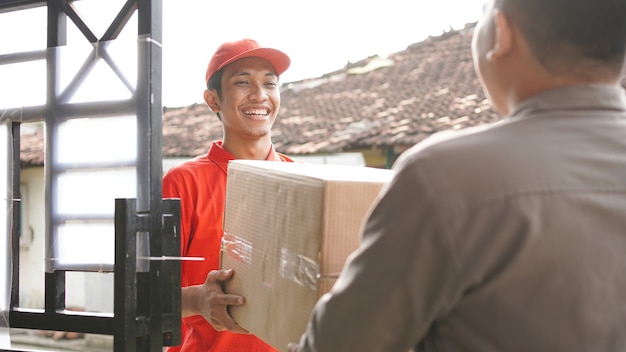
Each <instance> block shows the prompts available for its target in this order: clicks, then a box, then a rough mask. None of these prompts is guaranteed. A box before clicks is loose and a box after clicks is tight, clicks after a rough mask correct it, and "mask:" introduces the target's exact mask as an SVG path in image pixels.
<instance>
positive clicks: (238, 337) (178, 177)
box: [163, 141, 293, 352]
mask: <svg viewBox="0 0 626 352" xmlns="http://www.w3.org/2000/svg"><path fill="white" fill-rule="evenodd" d="M234 159H235V157H234V156H232V155H231V154H230V153H229V152H227V151H226V150H224V149H223V148H222V143H221V142H220V141H218V142H213V144H212V145H211V148H210V149H209V152H208V153H207V154H206V155H204V156H201V157H196V158H194V159H192V160H190V161H187V162H185V163H183V164H181V165H178V166H175V167H173V168H172V169H170V170H169V171H168V172H167V173H166V174H165V176H164V177H163V198H180V202H181V203H180V204H181V223H180V227H181V255H183V256H190V257H204V258H205V260H204V261H183V262H182V286H183V287H185V286H190V285H199V284H202V283H204V281H205V280H206V277H207V274H208V273H209V271H211V270H215V269H219V257H220V246H221V241H222V235H223V229H222V220H223V217H224V202H225V199H226V171H227V167H228V161H229V160H234ZM267 160H273V161H288V162H291V161H293V160H292V159H291V158H289V157H288V156H286V155H283V154H281V153H278V152H276V151H275V150H274V147H273V146H272V148H271V149H270V151H269V154H268V156H267ZM182 333H183V334H182V344H181V346H177V347H173V348H170V349H169V351H171V352H173V351H194V352H199V351H219V352H228V351H233V352H242V351H245V352H266V351H276V350H275V349H273V348H272V347H271V346H269V345H267V344H266V343H265V342H263V341H261V340H260V339H259V338H257V337H256V336H254V335H245V334H235V333H232V332H229V331H222V332H219V331H216V330H215V329H214V328H213V326H212V325H211V324H210V323H209V322H207V321H206V320H205V319H204V318H203V317H202V316H200V315H196V316H191V317H187V318H184V319H183V324H182Z"/></svg>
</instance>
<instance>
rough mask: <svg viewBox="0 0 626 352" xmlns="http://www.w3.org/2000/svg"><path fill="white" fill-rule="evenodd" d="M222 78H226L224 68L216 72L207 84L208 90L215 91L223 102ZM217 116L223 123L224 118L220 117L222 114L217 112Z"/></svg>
mask: <svg viewBox="0 0 626 352" xmlns="http://www.w3.org/2000/svg"><path fill="white" fill-rule="evenodd" d="M222 76H224V69H223V68H222V69H221V70H218V71H217V72H215V73H214V74H213V76H211V78H209V83H208V84H207V89H209V90H210V89H214V90H215V92H216V93H217V97H218V98H219V99H220V100H222ZM216 115H217V118H218V119H220V121H222V116H220V113H219V112H217V113H216Z"/></svg>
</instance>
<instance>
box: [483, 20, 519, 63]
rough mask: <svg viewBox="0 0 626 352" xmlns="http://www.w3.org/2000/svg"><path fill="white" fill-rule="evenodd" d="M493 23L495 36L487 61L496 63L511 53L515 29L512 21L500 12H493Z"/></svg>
mask: <svg viewBox="0 0 626 352" xmlns="http://www.w3.org/2000/svg"><path fill="white" fill-rule="evenodd" d="M493 23H494V30H495V36H494V41H493V48H491V50H489V51H488V52H487V55H486V57H487V60H489V61H495V60H498V59H501V58H503V57H505V56H506V55H508V54H509V53H510V52H511V49H512V47H513V29H512V27H511V21H510V20H509V18H507V17H506V15H505V14H504V13H503V12H502V11H500V10H495V11H494V12H493Z"/></svg>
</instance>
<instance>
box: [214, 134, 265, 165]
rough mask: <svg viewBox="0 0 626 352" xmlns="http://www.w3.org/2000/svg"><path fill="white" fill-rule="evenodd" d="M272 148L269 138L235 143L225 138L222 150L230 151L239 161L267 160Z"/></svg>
mask: <svg viewBox="0 0 626 352" xmlns="http://www.w3.org/2000/svg"><path fill="white" fill-rule="evenodd" d="M271 147H272V141H271V140H270V139H269V138H260V139H258V140H255V141H251V140H245V141H233V140H231V139H227V138H224V141H223V142H222V148H224V149H225V150H226V151H228V152H229V153H230V154H232V155H233V156H234V157H235V158H237V159H249V160H265V159H267V155H268V154H269V152H270V149H271Z"/></svg>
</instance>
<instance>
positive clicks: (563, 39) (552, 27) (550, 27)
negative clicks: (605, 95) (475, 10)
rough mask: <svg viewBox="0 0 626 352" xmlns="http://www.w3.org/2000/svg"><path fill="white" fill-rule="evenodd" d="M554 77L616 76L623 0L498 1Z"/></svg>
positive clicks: (624, 49)
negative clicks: (563, 75) (562, 75)
mask: <svg viewBox="0 0 626 352" xmlns="http://www.w3.org/2000/svg"><path fill="white" fill-rule="evenodd" d="M496 7H498V8H501V9H502V10H503V11H504V12H505V14H507V16H508V17H509V18H510V19H511V20H512V21H513V22H514V23H516V24H517V25H518V27H519V28H520V30H521V31H522V33H523V34H524V36H525V37H526V39H527V40H528V43H529V46H530V47H531V50H533V52H534V54H535V55H536V56H537V58H538V60H539V61H540V62H541V64H542V65H543V66H544V67H545V68H546V69H547V70H548V71H550V72H551V73H553V74H557V75H560V74H569V75H572V74H573V75H576V76H580V77H583V78H584V77H586V76H595V75H597V74H598V73H605V74H619V73H620V72H621V71H622V68H623V66H624V59H625V55H626V0H496Z"/></svg>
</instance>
